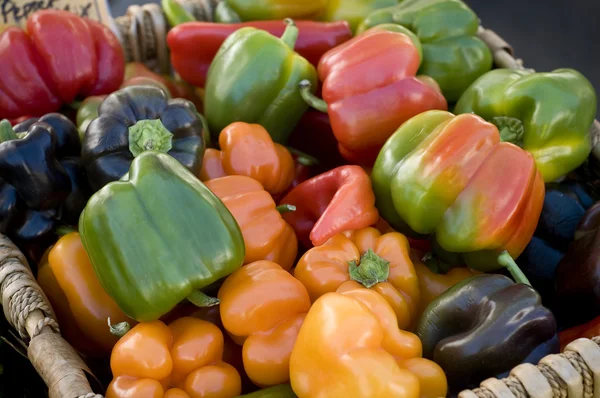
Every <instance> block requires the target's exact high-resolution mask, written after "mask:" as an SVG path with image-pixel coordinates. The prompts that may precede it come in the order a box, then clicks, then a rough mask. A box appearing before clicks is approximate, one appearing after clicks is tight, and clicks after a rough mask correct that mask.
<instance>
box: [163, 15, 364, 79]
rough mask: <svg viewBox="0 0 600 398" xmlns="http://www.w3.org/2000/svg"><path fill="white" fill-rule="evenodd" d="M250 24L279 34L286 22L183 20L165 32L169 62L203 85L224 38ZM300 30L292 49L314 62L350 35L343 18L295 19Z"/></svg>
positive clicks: (185, 77) (349, 37)
mask: <svg viewBox="0 0 600 398" xmlns="http://www.w3.org/2000/svg"><path fill="white" fill-rule="evenodd" d="M247 26H251V27H254V28H257V29H262V30H266V31H267V32H269V33H271V34H272V35H274V36H277V37H281V35H283V31H284V30H285V28H286V25H285V24H284V23H283V22H282V21H279V20H278V21H251V22H243V23H234V24H223V23H212V22H186V23H183V24H181V25H177V26H176V27H174V28H173V29H171V31H169V34H168V35H167V44H168V46H169V49H170V50H171V64H172V65H173V68H174V69H175V71H177V73H178V74H179V76H181V78H182V79H183V80H185V81H187V82H188V83H190V84H193V85H195V86H199V87H204V84H205V82H206V74H207V73H208V68H209V66H210V63H211V62H212V60H213V58H214V57H215V55H216V54H217V51H218V50H219V48H220V47H221V44H223V42H224V41H225V39H226V38H227V37H228V36H229V35H230V34H232V33H233V32H235V31H236V30H238V29H240V28H243V27H247ZM296 26H297V27H298V30H299V35H298V40H297V41H296V45H295V47H294V48H295V51H296V52H298V53H299V54H300V55H302V56H303V57H304V58H306V59H307V60H308V61H309V62H311V63H312V64H313V65H315V66H316V65H317V63H318V62H319V59H320V58H321V56H322V55H323V54H324V53H325V52H327V51H328V50H330V49H331V48H333V47H335V46H337V45H339V44H341V43H343V42H345V41H347V40H350V39H351V38H352V31H351V30H350V26H349V25H348V23H347V22H346V21H338V22H316V21H296Z"/></svg>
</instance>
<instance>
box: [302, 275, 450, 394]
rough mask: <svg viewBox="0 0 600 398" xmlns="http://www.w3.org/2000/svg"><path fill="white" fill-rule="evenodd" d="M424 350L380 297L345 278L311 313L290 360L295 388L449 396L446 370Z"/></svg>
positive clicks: (312, 391) (315, 391)
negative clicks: (425, 353)
mask: <svg viewBox="0 0 600 398" xmlns="http://www.w3.org/2000/svg"><path fill="white" fill-rule="evenodd" d="M323 325H327V327H323ZM421 352H422V347H421V342H420V341H419V338H418V337H417V336H416V335H414V334H413V333H410V332H406V331H404V330H401V329H399V328H398V321H397V319H396V315H395V313H394V310H393V309H392V307H391V306H390V304H389V303H388V302H387V301H386V300H385V299H384V298H383V297H382V296H381V295H379V294H377V293H376V292H375V291H373V290H370V289H366V288H364V287H361V285H360V284H358V283H356V282H354V281H349V282H345V283H344V284H342V285H341V286H340V287H339V288H338V289H337V291H336V292H331V293H327V294H325V295H323V296H321V297H320V298H319V299H318V300H317V301H315V302H314V304H313V305H312V307H311V308H310V311H309V312H308V314H307V315H306V319H305V320H304V324H303V325H302V328H301V329H300V333H299V334H298V338H297V340H296V344H295V345H294V349H293V351H292V356H291V358H290V380H291V386H292V389H293V390H294V392H295V393H296V395H297V396H298V397H299V398H309V397H310V398H312V397H343V396H348V397H357V396H360V397H365V398H375V397H379V398H388V397H389V398H392V397H394V398H405V397H406V398H409V397H410V398H418V397H421V398H433V397H445V396H446V392H447V384H446V377H445V376H444V372H443V371H442V369H441V368H440V367H439V366H438V365H436V364H435V363H434V362H432V361H430V360H427V359H424V358H421Z"/></svg>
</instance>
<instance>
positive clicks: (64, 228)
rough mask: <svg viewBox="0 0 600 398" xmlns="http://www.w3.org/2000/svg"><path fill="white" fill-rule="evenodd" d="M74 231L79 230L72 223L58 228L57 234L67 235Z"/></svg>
mask: <svg viewBox="0 0 600 398" xmlns="http://www.w3.org/2000/svg"><path fill="white" fill-rule="evenodd" d="M72 232H77V230H76V229H75V228H73V227H71V226H70V225H61V226H60V227H58V228H56V234H57V235H58V236H65V235H68V234H70V233H72Z"/></svg>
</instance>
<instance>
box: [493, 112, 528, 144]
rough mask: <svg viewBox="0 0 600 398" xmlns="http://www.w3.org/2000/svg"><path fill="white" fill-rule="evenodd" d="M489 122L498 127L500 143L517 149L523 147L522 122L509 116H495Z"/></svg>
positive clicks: (523, 131)
mask: <svg viewBox="0 0 600 398" xmlns="http://www.w3.org/2000/svg"><path fill="white" fill-rule="evenodd" d="M490 122H491V123H492V124H493V125H495V126H496V127H498V131H499V132H500V140H501V141H502V142H510V143H512V144H515V145H517V146H519V147H522V146H523V136H524V135H525V126H524V125H523V122H522V121H520V120H519V119H517V118H514V117H510V116H496V117H493V118H492V120H491V121H490Z"/></svg>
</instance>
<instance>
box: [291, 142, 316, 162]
mask: <svg viewBox="0 0 600 398" xmlns="http://www.w3.org/2000/svg"><path fill="white" fill-rule="evenodd" d="M287 150H288V151H289V152H290V153H291V154H292V155H296V162H298V163H300V164H301V165H302V166H314V165H316V164H319V160H318V159H317V158H315V157H313V156H310V155H309V154H307V153H304V152H302V151H299V150H297V149H296V148H292V147H289V146H288V147H287Z"/></svg>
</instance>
